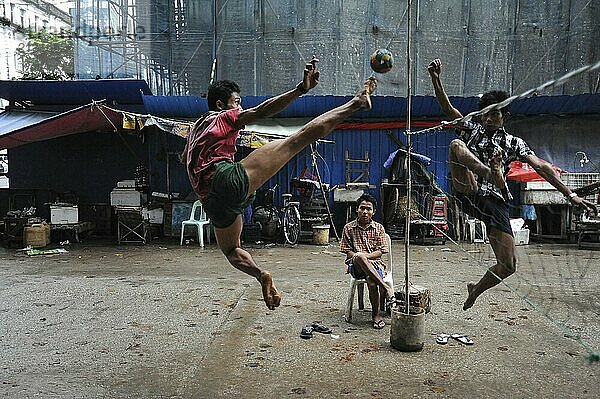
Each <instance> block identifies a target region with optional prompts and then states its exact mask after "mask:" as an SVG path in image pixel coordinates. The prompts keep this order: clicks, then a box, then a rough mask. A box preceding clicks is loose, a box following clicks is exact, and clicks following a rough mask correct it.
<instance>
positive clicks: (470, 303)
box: [463, 283, 477, 310]
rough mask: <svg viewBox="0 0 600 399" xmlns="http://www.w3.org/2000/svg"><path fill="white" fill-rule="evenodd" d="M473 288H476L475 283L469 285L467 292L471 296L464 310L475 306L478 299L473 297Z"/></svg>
mask: <svg viewBox="0 0 600 399" xmlns="http://www.w3.org/2000/svg"><path fill="white" fill-rule="evenodd" d="M473 287H475V283H467V291H468V292H469V296H468V297H467V300H466V301H465V303H464V305H463V310H467V309H469V308H470V307H471V306H473V304H474V303H475V299H477V297H474V296H473Z"/></svg>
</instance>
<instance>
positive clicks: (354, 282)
mask: <svg viewBox="0 0 600 399" xmlns="http://www.w3.org/2000/svg"><path fill="white" fill-rule="evenodd" d="M385 239H386V240H387V243H388V249H389V252H388V253H387V254H384V256H387V274H386V275H385V276H384V277H383V281H384V282H385V283H386V284H387V285H389V286H390V287H391V288H392V289H394V278H393V276H392V265H393V262H392V239H391V238H390V236H389V235H388V234H386V235H385ZM366 283H367V280H366V279H355V278H354V277H352V275H350V290H349V291H348V303H347V304H346V314H345V315H344V318H345V319H346V321H347V322H348V323H352V306H353V305H354V293H355V292H356V290H357V289H360V288H363V289H364V286H363V284H366ZM385 299H386V298H385V292H384V293H382V298H381V302H382V304H381V305H380V306H381V308H380V309H385V307H384V306H385ZM361 300H362V295H360V294H359V302H360V301H361ZM359 305H360V306H359V307H360V308H361V309H362V307H363V306H364V305H363V304H361V303H359Z"/></svg>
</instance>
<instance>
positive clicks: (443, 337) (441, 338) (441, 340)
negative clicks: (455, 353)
mask: <svg viewBox="0 0 600 399" xmlns="http://www.w3.org/2000/svg"><path fill="white" fill-rule="evenodd" d="M450 338H452V339H455V340H457V341H458V342H460V343H461V344H465V345H473V343H474V342H473V340H472V339H471V338H469V337H468V336H466V335H464V334H440V335H438V336H437V337H436V339H435V342H436V343H438V344H440V345H446V344H447V343H448V340H449V339H450Z"/></svg>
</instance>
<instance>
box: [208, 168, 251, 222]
mask: <svg viewBox="0 0 600 399" xmlns="http://www.w3.org/2000/svg"><path fill="white" fill-rule="evenodd" d="M249 184H250V183H249V181H248V174H247V173H246V169H245V168H244V165H242V163H241V162H233V163H232V162H219V163H218V164H216V165H215V174H214V175H213V179H212V187H211V189H210V192H209V193H208V195H207V196H206V198H205V199H204V201H203V202H202V205H203V206H204V209H205V211H206V215H207V216H208V217H209V218H210V221H211V223H212V224H213V226H215V227H217V228H220V229H222V228H225V227H229V226H231V225H232V224H233V222H234V221H235V219H236V218H237V215H241V214H242V213H244V210H245V209H246V208H247V207H248V205H250V204H251V203H252V201H254V197H255V194H254V193H252V195H250V196H248V186H249Z"/></svg>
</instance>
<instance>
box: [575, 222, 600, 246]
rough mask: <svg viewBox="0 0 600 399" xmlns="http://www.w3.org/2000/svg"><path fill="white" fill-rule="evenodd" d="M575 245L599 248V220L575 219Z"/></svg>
mask: <svg viewBox="0 0 600 399" xmlns="http://www.w3.org/2000/svg"><path fill="white" fill-rule="evenodd" d="M575 225H576V226H577V245H578V246H579V248H583V247H585V246H588V247H593V248H600V220H588V221H576V222H575Z"/></svg>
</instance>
